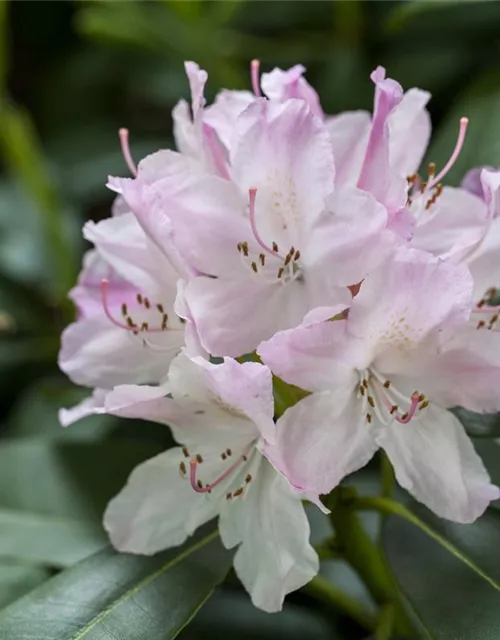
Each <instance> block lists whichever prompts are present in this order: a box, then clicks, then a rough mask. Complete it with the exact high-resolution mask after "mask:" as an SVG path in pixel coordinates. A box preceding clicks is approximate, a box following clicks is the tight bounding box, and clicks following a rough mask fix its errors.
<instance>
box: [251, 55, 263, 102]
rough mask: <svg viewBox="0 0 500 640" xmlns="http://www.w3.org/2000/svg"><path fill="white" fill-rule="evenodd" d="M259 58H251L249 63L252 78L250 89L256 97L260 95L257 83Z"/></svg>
mask: <svg viewBox="0 0 500 640" xmlns="http://www.w3.org/2000/svg"><path fill="white" fill-rule="evenodd" d="M259 69H260V60H252V62H251V63H250V77H251V78H252V89H253V92H254V93H255V95H256V96H257V98H260V97H261V96H262V92H261V90H260V84H259Z"/></svg>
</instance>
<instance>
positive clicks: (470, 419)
mask: <svg viewBox="0 0 500 640" xmlns="http://www.w3.org/2000/svg"><path fill="white" fill-rule="evenodd" d="M453 413H454V414H455V415H456V416H457V418H458V419H459V420H460V422H461V423H462V424H463V425H464V427H465V430H466V431H467V433H468V434H469V435H471V436H474V437H476V438H500V414H499V413H476V412H475V411H469V410H468V409H464V408H463V407H456V408H455V409H453Z"/></svg>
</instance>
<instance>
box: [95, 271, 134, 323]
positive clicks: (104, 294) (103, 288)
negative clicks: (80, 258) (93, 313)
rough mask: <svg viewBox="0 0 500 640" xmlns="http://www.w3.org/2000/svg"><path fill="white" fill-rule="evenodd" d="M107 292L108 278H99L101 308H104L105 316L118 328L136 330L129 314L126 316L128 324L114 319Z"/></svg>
mask: <svg viewBox="0 0 500 640" xmlns="http://www.w3.org/2000/svg"><path fill="white" fill-rule="evenodd" d="M108 294H109V280H107V279H106V278H103V279H102V280H101V299H102V308H103V309H104V313H105V314H106V316H107V318H108V319H109V320H110V321H111V322H112V323H113V324H114V325H115V327H119V328H120V329H125V330H126V331H137V330H138V327H137V326H136V325H134V324H133V322H132V320H131V318H130V316H127V322H128V324H124V323H123V322H120V321H119V320H116V318H114V317H113V314H112V313H111V310H110V308H109V300H108ZM122 311H123V309H122ZM130 322H132V325H133V326H130Z"/></svg>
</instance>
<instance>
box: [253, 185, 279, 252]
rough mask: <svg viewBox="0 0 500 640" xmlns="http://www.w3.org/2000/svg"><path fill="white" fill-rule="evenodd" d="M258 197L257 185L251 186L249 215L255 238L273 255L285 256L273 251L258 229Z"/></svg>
mask: <svg viewBox="0 0 500 640" xmlns="http://www.w3.org/2000/svg"><path fill="white" fill-rule="evenodd" d="M256 197H257V189H256V188H255V187H251V188H250V189H249V190H248V205H249V206H248V217H249V218H250V227H251V228H252V233H253V235H254V237H255V239H256V240H257V242H258V244H259V245H260V246H261V247H262V249H264V251H267V253H270V254H271V255H273V256H278V257H281V258H282V257H283V256H280V255H279V253H277V252H276V251H273V250H272V249H271V247H268V246H267V244H266V243H265V242H264V240H262V238H261V236H260V234H259V232H258V231H257V224H256V221H255V198H256Z"/></svg>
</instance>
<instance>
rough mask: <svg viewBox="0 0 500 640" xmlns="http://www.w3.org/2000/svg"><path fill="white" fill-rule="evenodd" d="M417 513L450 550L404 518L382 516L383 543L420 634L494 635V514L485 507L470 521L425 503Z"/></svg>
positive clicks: (499, 575)
mask: <svg viewBox="0 0 500 640" xmlns="http://www.w3.org/2000/svg"><path fill="white" fill-rule="evenodd" d="M412 510H413V511H414V512H416V513H417V515H418V516H419V517H421V518H422V519H423V520H425V522H426V523H427V524H429V525H430V526H431V527H432V528H433V529H434V530H435V531H437V532H439V533H440V534H441V535H442V536H443V537H444V538H445V539H446V540H448V541H449V542H450V543H451V544H452V545H453V546H454V549H455V553H454V554H452V553H450V552H449V551H448V550H447V549H445V548H444V547H443V546H442V545H441V544H439V542H437V541H436V540H433V539H432V538H430V537H429V536H428V535H426V533H424V532H423V531H421V530H420V529H418V528H416V527H415V526H414V525H413V524H412V523H410V522H408V521H407V520H404V519H401V518H399V517H396V516H391V517H389V518H387V520H386V521H385V525H384V529H383V546H384V551H385V553H386V555H387V558H388V560H389V563H390V566H391V569H392V571H393V573H394V575H395V577H396V579H397V581H398V583H399V586H400V588H401V591H402V592H403V594H404V595H405V597H406V599H407V601H408V603H409V606H410V607H411V610H412V611H413V613H414V616H415V619H416V620H418V621H419V626H420V632H421V637H422V638H427V639H436V640H466V639H467V640H468V639H469V638H470V639H472V638H473V639H474V640H494V638H496V637H497V632H498V629H499V628H500V555H499V554H498V540H499V535H500V513H498V512H497V511H495V510H491V509H490V510H488V512H487V513H486V514H484V516H483V517H482V518H480V520H479V521H477V522H476V523H474V524H471V525H457V524H454V523H451V522H447V521H445V520H440V519H439V518H437V517H436V516H434V515H432V514H430V513H429V512H428V511H427V510H426V509H425V508H423V507H420V506H418V505H415V506H414V507H413V508H412Z"/></svg>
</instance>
